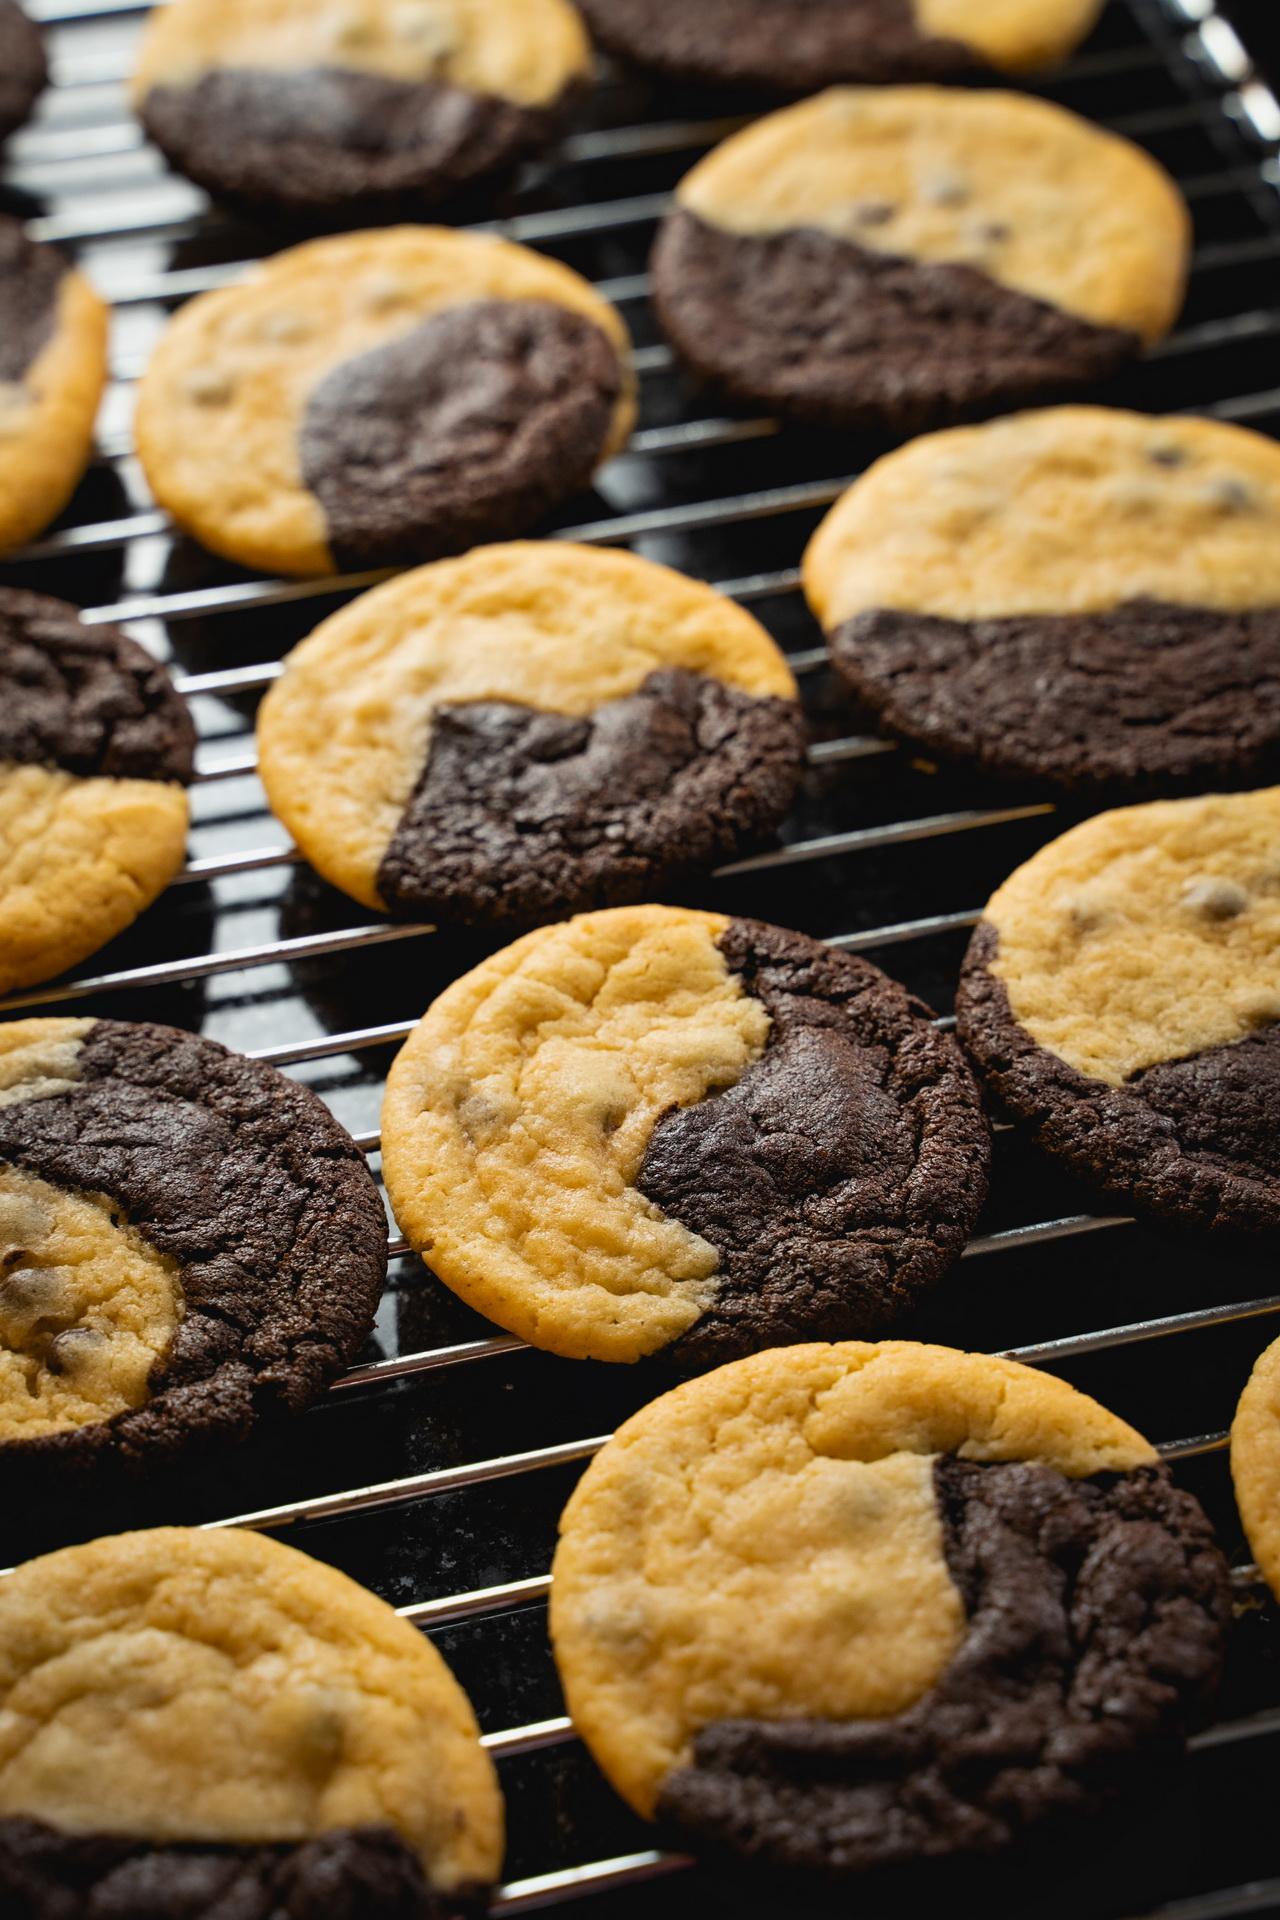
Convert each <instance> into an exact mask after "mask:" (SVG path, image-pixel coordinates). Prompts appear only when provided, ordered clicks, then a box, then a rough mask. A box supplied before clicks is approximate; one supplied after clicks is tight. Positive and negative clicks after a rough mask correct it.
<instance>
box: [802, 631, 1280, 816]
mask: <svg viewBox="0 0 1280 1920" xmlns="http://www.w3.org/2000/svg"><path fill="white" fill-rule="evenodd" d="M829 640H830V646H831V656H832V659H833V660H834V662H835V664H836V667H837V668H838V670H839V672H840V674H841V676H842V678H843V679H844V680H845V681H846V682H847V683H848V685H849V687H850V688H851V689H852V691H853V693H854V694H855V695H856V697H857V698H858V700H859V701H861V702H862V704H863V705H865V706H867V707H869V708H871V710H872V711H873V712H874V713H875V714H876V715H877V716H878V717H879V719H880V720H881V722H882V723H883V725H884V727H885V728H886V730H887V731H889V732H891V733H895V734H899V735H901V736H902V737H903V738H905V739H907V740H910V741H912V742H914V743H915V744H916V745H918V746H922V747H924V748H925V749H927V751H929V752H930V753H932V754H936V755H937V756H939V757H940V758H943V759H948V760H958V761H962V762H965V763H968V764H971V765H974V766H977V767H978V768H980V769H981V771H982V772H983V773H987V774H992V775H995V776H996V777H998V778H1001V779H1012V780H1040V781H1044V782H1047V783H1048V784H1050V785H1052V786H1054V787H1057V788H1060V789H1062V790H1063V791H1065V792H1068V793H1081V794H1087V795H1089V796H1090V797H1091V798H1092V797H1095V796H1111V795H1114V796H1115V797H1116V798H1121V797H1126V798H1128V797H1131V798H1135V799H1137V798H1150V797H1153V796H1155V795H1157V794H1162V793H1178V792H1196V793H1203V792H1204V791H1205V790H1206V789H1211V788H1215V787H1224V786H1242V787H1252V786H1262V785H1265V784H1267V783H1268V782H1269V781H1270V780H1273V779H1274V778H1276V777H1277V775H1278V774H1280V607H1258V608H1253V609H1250V610H1249V611H1247V612H1240V613H1227V612H1220V611H1217V610H1216V609H1213V608H1210V607H1178V606H1170V605H1167V604H1164V603H1162V602H1159V601H1155V600H1135V601H1132V602H1130V603H1129V604H1128V605H1126V606H1120V607H1114V608H1112V609H1110V610H1108V611H1107V612H1105V613H1078V614H1049V613H1045V614H1031V615H1024V616H1020V617H1018V618H1009V619H998V620H943V619H938V618H934V617H932V616H930V615H928V614H920V613H897V612H890V611H887V610H884V609H880V608H876V609H872V610H871V611H869V612H867V613H861V614H858V615H857V616H856V618H854V619H852V620H847V621H845V622H844V624H843V625H842V626H839V627H837V628H836V629H835V631H834V632H833V633H832V634H831V635H830V636H829Z"/></svg>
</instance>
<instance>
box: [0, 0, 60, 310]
mask: <svg viewBox="0 0 1280 1920" xmlns="http://www.w3.org/2000/svg"><path fill="white" fill-rule="evenodd" d="M48 81H49V63H48V61H47V60H46V58H45V51H44V38H43V35H42V34H41V32H40V29H39V27H38V26H37V25H36V23H35V21H34V20H29V19H28V18H27V16H26V14H25V13H24V12H23V11H22V8H21V7H20V6H19V5H18V4H17V0H0V140H7V139H8V137H9V135H10V134H11V133H14V132H16V130H17V129H18V128H19V127H20V126H21V125H22V124H23V122H24V121H25V120H26V118H27V116H28V115H29V114H30V112H31V109H32V107H33V106H34V105H35V103H36V101H37V100H38V99H39V97H40V95H41V94H42V93H43V92H44V90H45V87H46V86H47V85H48ZM3 338H4V329H3V328H2V327H0V340H3Z"/></svg>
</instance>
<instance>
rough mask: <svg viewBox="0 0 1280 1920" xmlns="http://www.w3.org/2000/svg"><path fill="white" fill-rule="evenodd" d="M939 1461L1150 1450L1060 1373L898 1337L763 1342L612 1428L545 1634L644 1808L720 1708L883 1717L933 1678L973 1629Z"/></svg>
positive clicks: (575, 1710)
mask: <svg viewBox="0 0 1280 1920" xmlns="http://www.w3.org/2000/svg"><path fill="white" fill-rule="evenodd" d="M940 1453H957V1454H959V1455H960V1457H961V1458H963V1459H966V1460H1031V1461H1037V1462H1040V1463H1042V1464H1044V1465H1047V1466H1051V1467H1055V1468H1057V1470H1058V1471H1059V1472H1061V1473H1065V1474H1068V1475H1071V1476H1073V1477H1079V1476H1084V1475H1088V1474H1093V1473H1098V1472H1103V1471H1117V1472H1126V1471H1129V1470H1130V1469H1132V1468H1134V1467H1139V1466H1144V1465H1148V1464H1150V1463H1152V1462H1154V1460H1155V1457H1156V1456H1155V1452H1154V1450H1153V1449H1152V1447H1151V1446H1150V1445H1149V1444H1148V1443H1147V1441H1145V1440H1144V1439H1143V1438H1142V1437H1141V1435H1140V1434H1138V1433H1136V1432H1135V1431H1134V1429H1133V1428H1132V1427H1129V1426H1126V1425H1125V1423H1124V1422H1123V1421H1121V1420H1118V1419H1117V1418H1116V1417H1115V1416H1114V1415H1113V1414H1110V1413H1108V1412H1107V1411H1106V1409H1105V1408H1103V1407H1100V1406H1099V1405H1098V1404H1097V1402H1096V1401H1093V1400H1089V1399H1086V1398H1085V1396H1084V1395H1083V1394H1080V1393H1077V1392H1076V1391H1075V1390H1074V1389H1073V1388H1071V1387H1069V1386H1067V1385H1066V1384H1065V1382H1063V1381H1061V1380H1058V1379H1055V1378H1054V1377H1053V1376H1052V1375H1049V1374H1044V1373H1039V1372H1036V1371H1033V1370H1032V1369H1031V1368H1029V1367H1023V1366H1018V1365H1016V1364H1015V1363H1013V1362H1012V1361H1007V1360H994V1359H990V1358H988V1357H986V1356H985V1355H980V1354H966V1353H957V1352H954V1351H952V1350H951V1349H949V1348H945V1347H932V1346H920V1345H916V1344H914V1343H911V1342H905V1341H886V1342H884V1343H882V1344H880V1345H869V1344H864V1343H862V1342H849V1343H846V1344H841V1345H837V1346H803V1347H787V1348H775V1349H773V1350H772V1351H770V1352H767V1353H759V1354H754V1355H752V1356H751V1358H749V1359H746V1360H738V1361H735V1362H733V1363H732V1364H731V1365H729V1366H726V1367H720V1368H718V1369H717V1370H716V1371H715V1372H714V1373H710V1374H706V1375H704V1376H703V1377H702V1378H701V1379H698V1380H694V1381H691V1382H690V1383H689V1384H688V1385H686V1386H681V1387H677V1388H676V1389H675V1391H674V1392H672V1393H667V1394H664V1395H663V1396H662V1398H661V1399H659V1400H655V1401H653V1402H652V1403H651V1404H650V1405H649V1406H647V1407H645V1408H644V1409H643V1410H642V1411H641V1412H640V1413H638V1414H636V1415H634V1416H633V1418H632V1419H630V1420H628V1421H627V1422H626V1423H625V1425H624V1426H622V1427H621V1428H620V1429H619V1431H618V1432H617V1433H616V1434H615V1436H614V1438H613V1439H612V1440H611V1441H610V1442H609V1444H608V1445H607V1446H606V1447H605V1448H604V1450H603V1452H602V1453H600V1454H599V1455H598V1456H597V1458H596V1459H595V1460H594V1461H593V1462H592V1464H591V1465H590V1466H589V1467H588V1469H587V1471H586V1473H585V1474H584V1476H583V1478H582V1479H581V1480H580V1481H579V1483H578V1486H577V1488H576V1490H575V1492H574V1493H573V1495H572V1497H571V1499H570V1501H569V1504H568V1506H567V1507H566V1508H565V1511H564V1516H563V1519H562V1521H561V1527H560V1545H559V1547H558V1549H557V1552H556V1557H555V1567H554V1579H553V1584H552V1595H551V1633H552V1639H553V1642H554V1646H555V1654H556V1662H557V1665H558V1667H559V1670H560V1677H561V1680H562V1682H563V1685H564V1689H565V1697H566V1699H567V1701H568V1705H569V1711H570V1713H571V1714H572V1716H573V1721H574V1725H575V1726H576V1727H577V1729H578V1731H579V1732H580V1733H581V1734H582V1736H583V1738H584V1739H585V1740H586V1742H587V1744H588V1746H589V1747H590V1749H591V1752H592V1754H593V1755H594V1757H595V1759H596V1760H597V1762H598V1763H599V1765H600V1766H601V1767H602V1769H603V1770H604V1772H605V1774H606V1775H607V1776H608V1778H609V1779H610V1781H611V1782H612V1783H613V1785H614V1786H615V1787H616V1788H617V1790H618V1792H619V1793H621V1794H622V1795H623V1797H624V1798H625V1799H626V1800H628V1801H629V1802H630V1804H631V1805H632V1806H633V1807H634V1808H635V1809H636V1810H637V1812H639V1813H641V1814H643V1815H645V1816H651V1815H652V1813H653V1810H654V1803H655V1800H656V1798H657V1794H658V1792H659V1789H660V1788H661V1786H662V1783H663V1781H664V1780H665V1778H666V1777H667V1775H668V1773H670V1772H671V1770H672V1769H673V1768H674V1767H677V1766H679V1765H681V1764H682V1763H684V1762H685V1761H687V1760H688V1759H689V1757H690V1753H691V1746H692V1741H693V1737H694V1735H695V1733H696V1732H697V1731H698V1729H699V1728H700V1727H703V1726H706V1725H708V1724H710V1723H711V1722H713V1721H717V1720H721V1719H726V1718H730V1719H732V1718H738V1717H743V1716H746V1717H751V1718H760V1719H767V1720H768V1719H775V1720H776V1719H794V1718H803V1717H805V1716H806V1715H809V1716H817V1717H819V1718H822V1719H834V1720H856V1719H865V1718H871V1719H878V1718H882V1717H887V1716H889V1715H892V1714H896V1713H899V1712H901V1711H903V1710H904V1709H905V1708H907V1707H909V1706H911V1705H912V1704H913V1703H914V1702H915V1701H916V1700H918V1699H920V1698H921V1697H922V1696H923V1695H924V1694H925V1693H926V1692H927V1691H928V1690H929V1689H930V1688H931V1687H932V1686H933V1685H934V1684H935V1683H936V1682H937V1680H938V1679H939V1677H940V1676H941V1674H942V1672H943V1670H944V1669H945V1667H946V1666H947V1664H948V1663H949V1661H950V1660H951V1658H952V1656H953V1655H954V1653H955V1651H956V1649H957V1647H958V1646H959V1643H960V1639H961V1636H962V1634H963V1631H964V1622H965V1613H964V1606H963V1602H962V1600H961V1597H960V1595H959V1593H958V1592H957V1591H956V1589H955V1587H954V1585H953V1583H952V1580H951V1576H950V1573H949V1571H948V1569H947V1565H946V1561H945V1558H944V1551H943V1542H942V1529H941V1523H940V1520H939V1517H938V1512H937V1504H936V1499H935V1495H934V1488H933V1478H932V1475H933V1462H934V1459H935V1457H936V1456H937V1455H938V1454H940Z"/></svg>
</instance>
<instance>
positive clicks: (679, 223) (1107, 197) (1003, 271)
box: [654, 87, 1189, 431]
mask: <svg viewBox="0 0 1280 1920" xmlns="http://www.w3.org/2000/svg"><path fill="white" fill-rule="evenodd" d="M1188 240H1189V221H1188V216H1187V213H1186V209H1185V207H1184V205H1183V203H1182V200H1181V197H1180V196H1179V194H1178V191H1177V189H1176V187H1175V186H1174V185H1173V183H1172V182H1171V181H1170V180H1169V178H1168V177H1167V175H1166V174H1165V173H1164V172H1163V171H1162V170H1161V169H1160V168H1159V167H1158V166H1157V165H1156V164H1155V162H1154V161H1152V160H1151V159H1150V158H1149V157H1148V156H1147V155H1146V154H1145V153H1142V152H1141V151H1140V150H1139V149H1138V148H1136V147H1134V146H1132V145H1130V143H1129V142H1128V141H1125V140H1122V139H1119V138H1117V137H1116V136H1115V135H1113V134H1110V133H1106V132H1103V131H1102V130H1101V129H1100V128H1098V127H1095V126H1092V125H1090V124H1089V123H1087V122H1086V121H1083V120H1080V119H1078V118H1077V117H1076V116H1075V115H1074V114H1070V113H1067V112H1065V111H1064V110H1063V109H1062V108H1059V107H1055V106H1051V105H1049V104H1048V103H1046V102H1044V101H1040V100H1034V99H1031V98H1028V97H1025V96H1023V95H1020V94H1015V93H984V92H977V91H971V90H969V89H956V90H948V89H939V88H929V87H882V88H832V89H830V90H829V91H827V92H826V93H822V94H819V95H818V96H817V97H816V98H815V99H812V100H807V101H805V102H804V103H803V104H802V105H800V106H797V107H789V108H786V109H784V110H783V111H782V112H780V113H775V114H771V115H769V116H768V117H767V118H765V119H763V120H759V121H756V122H755V123H754V124H753V125H752V126H750V127H748V128H747V129H746V130H745V131H744V132H742V133H738V134H735V135H733V136H732V138H730V139H729V140H727V141H726V142H725V143H724V144H723V145H722V146H720V147H718V148H716V150H715V151H714V152H713V153H711V154H710V155H708V157H707V158H706V159H705V160H702V161H700V162H699V164H698V165H697V166H696V167H695V168H694V169H693V171H692V172H691V173H689V174H687V175H686V176H685V178H684V180H683V181H682V182H681V184H680V187H679V189H678V190H677V194H676V204H675V207H674V209H673V210H672V211H671V212H670V213H669V214H668V215H667V217H666V219H665V220H664V222H663V225H662V228H661V230H660V233H659V238H658V243H657V247H656V250H655V253H654V276H655V292H656V298H657V301H658V307H659V312H660V314H661V317H662V320H663V324H664V326H665V327H666V329H667V331H668V333H669V334H670V335H671V338H672V339H673V341H674V342H675V344H676V346H677V347H678V348H679V350H680V351H681V353H682V354H683V355H684V357H685V358H686V359H687V360H688V361H689V362H690V363H691V365H692V366H693V367H694V368H695V369H697V370H698V371H700V372H702V373H703V374H705V375H707V376H708V377H710V378H712V379H713V380H715V381H717V382H718V383H719V384H721V385H722V386H724V387H725V388H726V389H727V390H728V391H729V392H730V393H731V394H732V395H734V396H735V397H737V398H739V399H741V400H744V401H747V402H752V403H755V404H758V405H763V406H767V407H770V408H773V409H775V410H777V411H779V412H781V413H785V414H795V415H798V416H800V417H803V418H807V419H812V420H814V421H815V422H817V423H818V424H826V425H833V426H846V427H863V426H876V427H889V428H891V429H893V430H898V431H905V430H908V429H918V428H919V427H921V426H924V425H929V424H941V423H943V422H945V421H947V420H948V419H955V418H961V417H964V416H965V415H966V414H972V413H980V412H983V411H994V410H995V409H996V408H997V407H1002V406H1007V405H1009V404H1011V403H1016V402H1018V401H1025V400H1028V399H1031V398H1034V397H1042V396H1044V395H1046V394H1048V393H1051V392H1055V391H1064V392H1065V391H1068V390H1070V389H1072V388H1076V387H1080V386H1083V385H1086V384H1088V383H1090V382H1093V381H1097V380H1099V379H1101V378H1103V377H1105V376H1106V375H1108V374H1110V373H1111V372H1112V371H1114V369H1115V368H1116V367H1118V366H1119V365H1120V364H1121V363H1122V362H1123V361H1124V360H1126V359H1127V358H1129V357H1130V356H1131V355H1132V354H1134V353H1136V352H1137V351H1138V349H1139V347H1140V346H1141V345H1142V343H1143V342H1147V341H1152V340H1155V339H1158V338H1159V337H1160V336H1161V335H1162V334H1163V333H1165V332H1166V331H1167V330H1168V328H1169V327H1170V326H1171V325H1172V323H1173V321H1174V319H1175V317H1176V315H1177V313H1178V310H1179V308H1180V306H1181V304H1182V296H1183V288H1184V284H1185V279H1186V270H1187V253H1188Z"/></svg>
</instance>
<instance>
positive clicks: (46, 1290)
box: [0, 1020, 387, 1472]
mask: <svg viewBox="0 0 1280 1920" xmlns="http://www.w3.org/2000/svg"><path fill="white" fill-rule="evenodd" d="M386 1239H387V1235H386V1222H385V1218H384V1215H383V1211H382V1204H381V1201H380V1200H379V1197H378V1190H377V1187H376V1186H375V1185H374V1181H373V1177H372V1175H371V1174H370V1172H369V1170H368V1167H367V1166H366V1164H365V1160H364V1156H363V1154H361V1153H360V1151H359V1149H358V1148H357V1147H356V1146H355V1144H354V1143H353V1141H352V1140H351V1139H350V1138H349V1137H348V1135H347V1134H346V1133H344V1132H343V1130H342V1128H341V1127H340V1126H339V1125H338V1123H337V1121H336V1120H335V1119H334V1118H333V1116H332V1114H331V1113H330V1112H329V1110H328V1108H327V1107H326V1106H325V1105H324V1103H323V1102H322V1101H321V1100H320V1099H319V1098H318V1097H317V1096H316V1095H315V1094H314V1093H312V1092H311V1091H310V1090H309V1089H308V1088H306V1087H302V1086H299V1085H297V1084H296V1083H295V1082H294V1081H292V1080H287V1079H286V1078H285V1077H284V1075H283V1074H281V1073H277V1072H276V1070H275V1069H274V1068H273V1067H268V1066H265V1065H263V1064H262V1063H261V1062H260V1061H254V1060H248V1059H245V1058H244V1057H243V1056H242V1055H240V1054H236V1053H231V1052H230V1051H228V1049H227V1048H226V1047H222V1046H219V1045H218V1044H217V1043H216V1042H215V1041H212V1040H204V1039H201V1038H199V1037H198V1036H196V1035H194V1034H189V1033H180V1032H178V1031H177V1030H176V1029H175V1028H172V1027H161V1026H155V1025H152V1024H151V1023H149V1022H139V1023H136V1024H135V1023H131V1022H127V1021H120V1020H18V1021H11V1022H8V1023H6V1024H4V1025H0V1458H2V1459H3V1460H4V1461H5V1463H6V1465H7V1466H8V1467H9V1468H10V1469H14V1468H16V1469H17V1470H18V1471H19V1472H23V1471H25V1470H26V1469H27V1467H28V1466H29V1465H31V1463H33V1462H35V1463H43V1464H44V1465H46V1466H47V1467H49V1468H52V1469H55V1470H58V1471H62V1470H63V1469H71V1470H75V1471H79V1470H80V1469H83V1468H88V1467H99V1466H111V1465H113V1464H123V1465H127V1466H130V1467H138V1466H146V1465H147V1464H149V1463H150V1462H151V1461H153V1460H158V1459H162V1458H164V1457H165V1456H167V1455H169V1454H171V1453H173V1452H175V1451H176V1450H177V1449H179V1448H181V1447H185V1446H186V1445H188V1444H189V1443H191V1442H195V1441H206V1440H215V1439H217V1440H224V1439H237V1438H240V1437H241V1436H242V1435H243V1434H245V1433H246V1432H247V1431H248V1430H249V1428H250V1427H251V1426H252V1425H253V1423H254V1422H255V1421H256V1420H257V1419H258V1418H259V1417H260V1416H262V1415H264V1414H267V1413H269V1412H274V1411H276V1410H280V1409H287V1410H288V1411H290V1412H296V1411H298V1410H300V1409H301V1408H302V1407H304V1406H306V1405H308V1404H309V1402H311V1401H312V1400H314V1399H315V1398H316V1396H317V1395H318V1394H319V1393H320V1392H321V1391H322V1390H323V1388H324V1387H326V1386H327V1385H328V1383H329V1381H330V1380H332V1379H333V1377H334V1376H335V1374H337V1373H338V1372H339V1371H340V1370H341V1369H342V1368H343V1367H344V1366H346V1365H347V1364H349V1363H350V1361H351V1360H353V1359H354V1358H355V1356H356V1354H357V1353H358V1351H359V1349H360V1347H361V1346H362V1344H363V1342H364V1340H365V1337H366V1335H367V1333H368V1331H369V1328H370V1326H371V1324H372V1320H373V1314H374V1311H375V1309H376V1307H377V1305H378V1301H379V1299H380V1297H381V1293H382V1284H383V1278H384V1275H385V1271H386Z"/></svg>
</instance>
